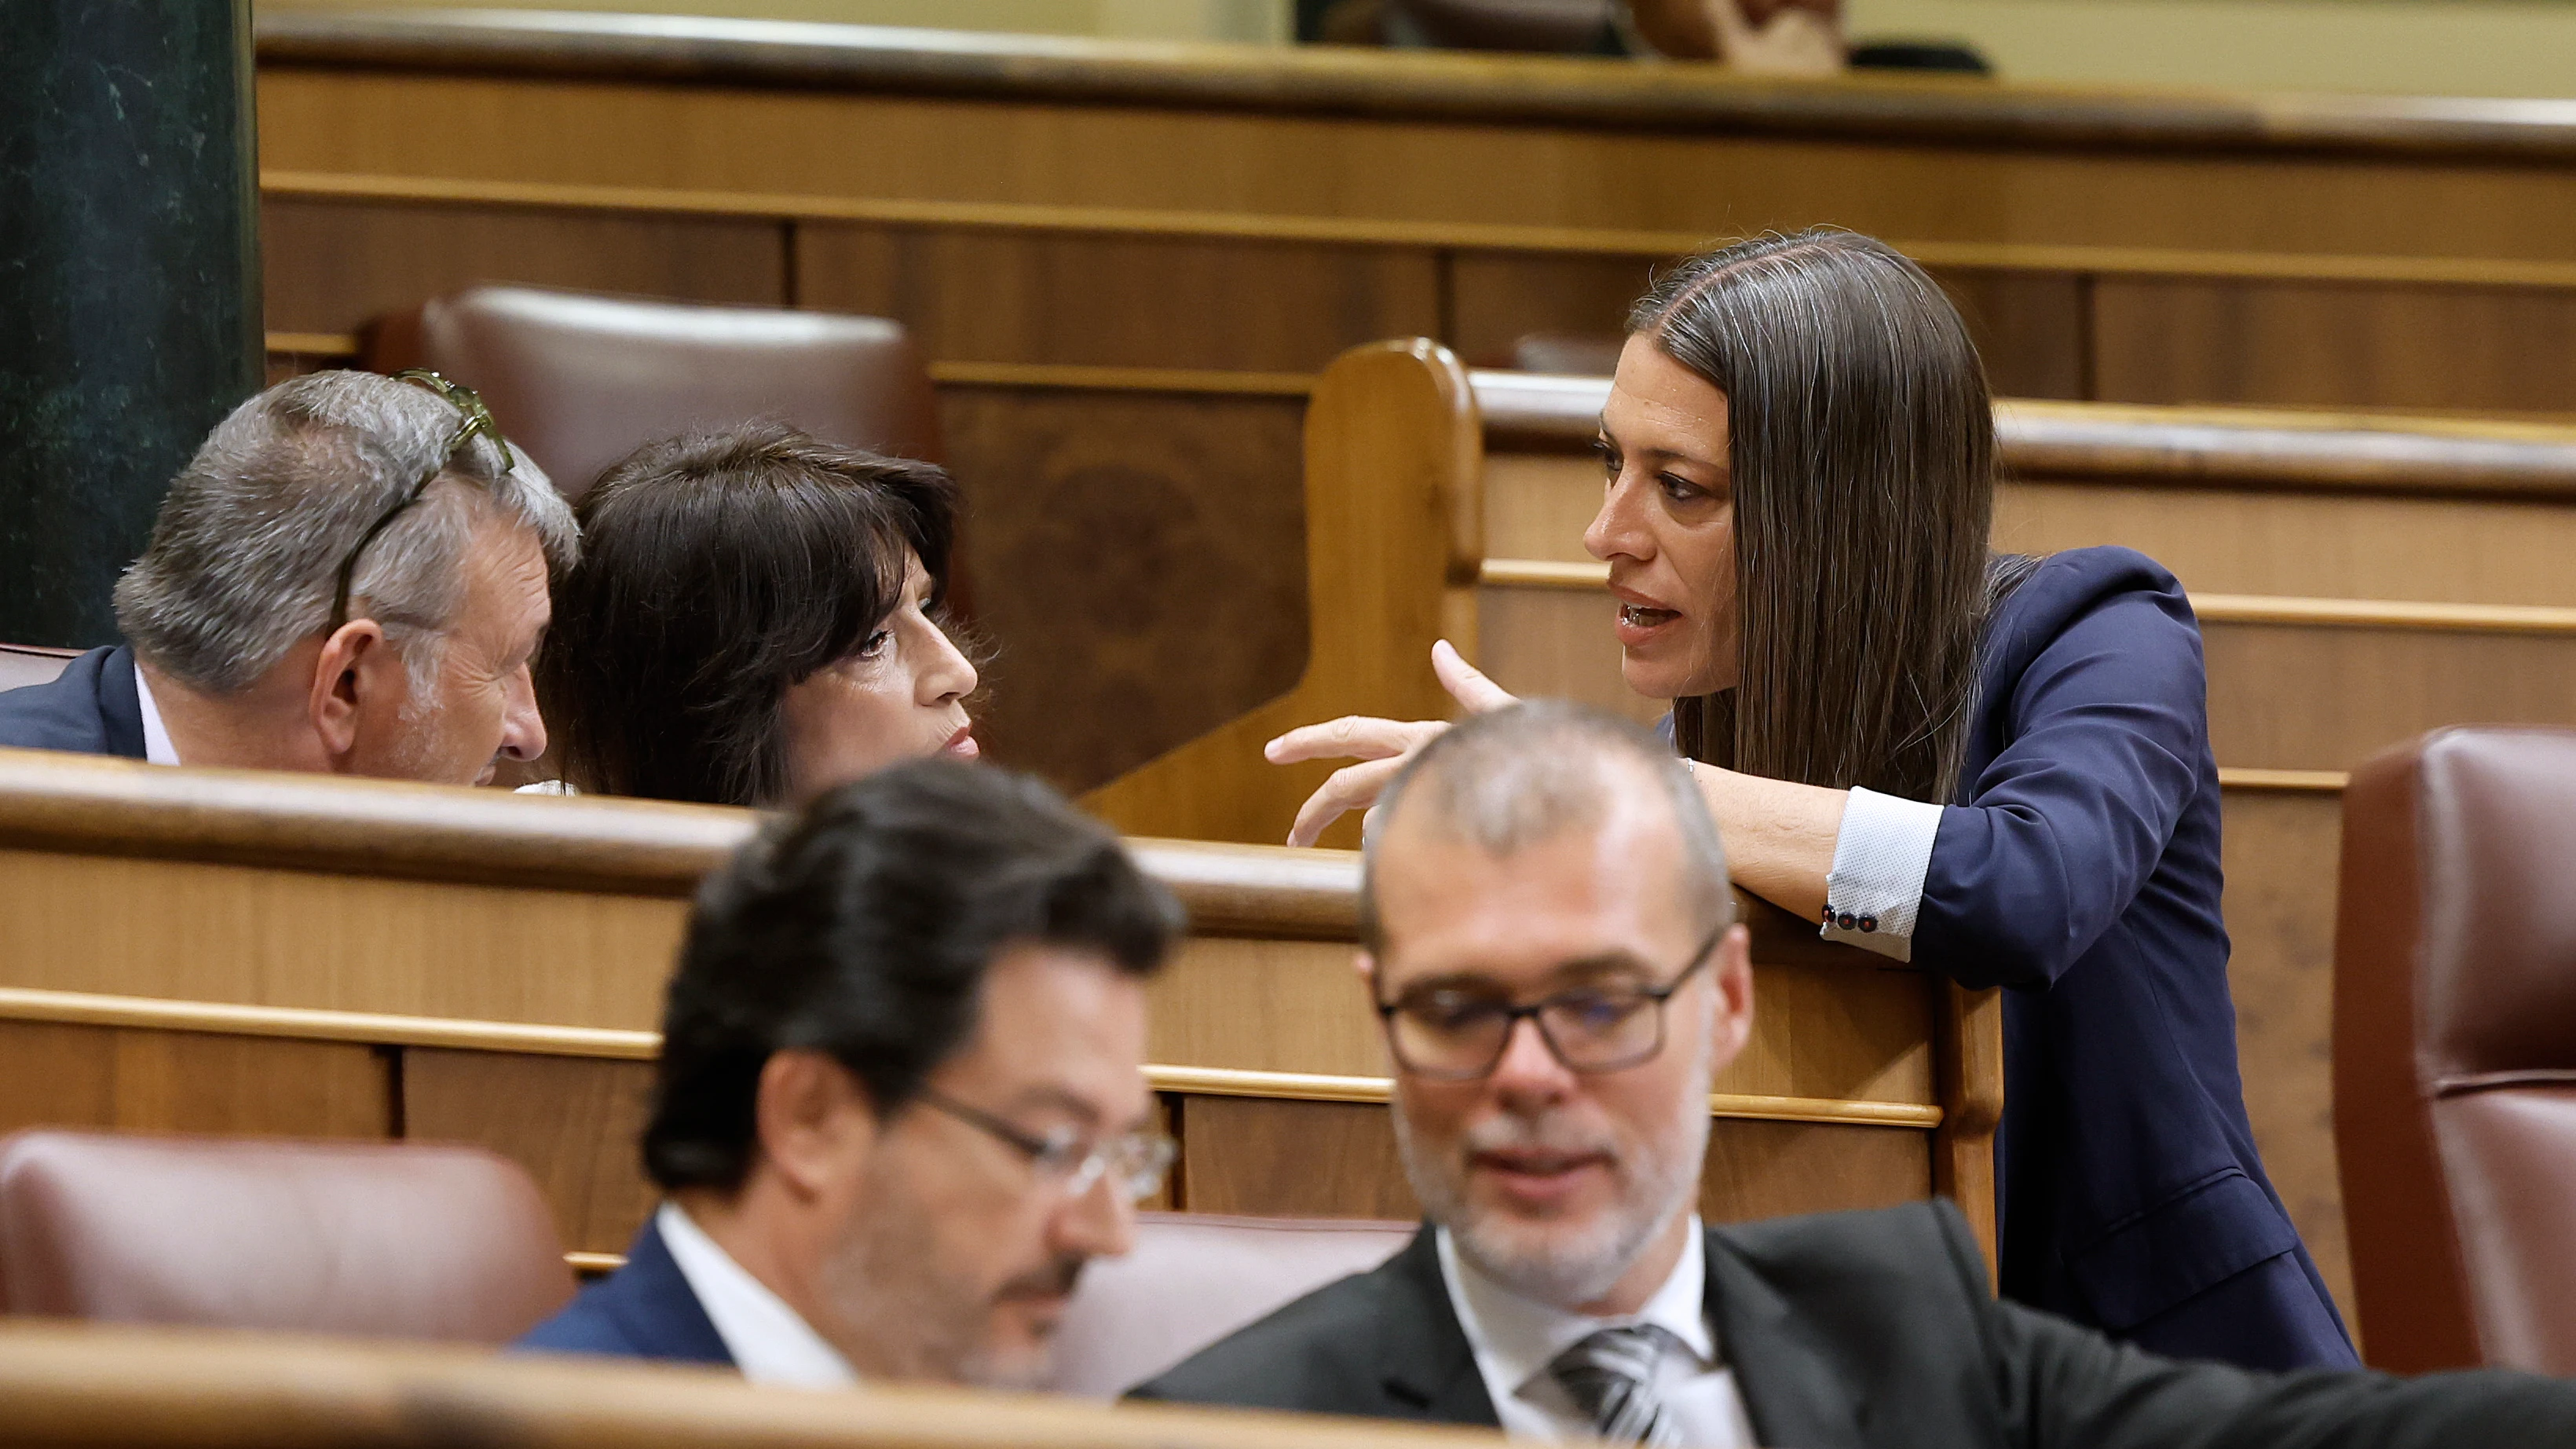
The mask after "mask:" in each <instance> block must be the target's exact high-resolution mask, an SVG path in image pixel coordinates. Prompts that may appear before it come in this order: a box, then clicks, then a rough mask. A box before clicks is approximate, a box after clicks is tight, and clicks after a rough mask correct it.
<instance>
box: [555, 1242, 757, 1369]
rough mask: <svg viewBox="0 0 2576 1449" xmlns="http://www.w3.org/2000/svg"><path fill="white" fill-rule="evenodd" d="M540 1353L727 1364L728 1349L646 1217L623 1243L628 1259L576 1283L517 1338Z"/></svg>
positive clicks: (729, 1361)
mask: <svg viewBox="0 0 2576 1449" xmlns="http://www.w3.org/2000/svg"><path fill="white" fill-rule="evenodd" d="M516 1346H517V1347H518V1348H521V1349H528V1350H535V1351H540V1352H545V1353H588V1354H600V1355H604V1356H607V1357H611V1358H649V1359H661V1360H664V1361H667V1362H674V1363H710V1364H723V1365H725V1366H726V1367H728V1368H730V1367H732V1366H733V1353H732V1351H731V1350H729V1349H727V1348H726V1347H725V1341H724V1339H723V1337H722V1336H721V1335H719V1334H718V1333H717V1332H716V1325H715V1321H714V1320H713V1319H710V1318H709V1317H707V1310H706V1309H704V1308H702V1307H700V1306H699V1304H698V1295H697V1294H696V1293H694V1292H692V1291H690V1288H689V1280H688V1279H686V1278H684V1277H682V1276H681V1275H680V1265H679V1263H678V1262H677V1261H675V1260H674V1259H673V1258H672V1257H671V1249H670V1245H668V1244H666V1243H664V1242H663V1241H662V1230H661V1229H660V1228H659V1227H656V1226H655V1225H654V1223H653V1220H652V1219H651V1218H646V1219H645V1220H644V1230H643V1231H642V1232H640V1233H637V1234H636V1235H635V1242H634V1245H633V1246H631V1247H629V1248H628V1249H627V1250H626V1266H625V1267H623V1268H620V1269H618V1270H617V1271H616V1272H614V1273H611V1274H609V1275H608V1276H607V1277H606V1278H603V1279H601V1280H600V1281H599V1282H596V1283H593V1284H591V1285H590V1286H589V1287H587V1288H584V1289H583V1290H581V1294H580V1296H579V1297H576V1298H574V1299H573V1300H572V1301H571V1302H570V1303H567V1304H565V1305H564V1307H563V1311H562V1312H560V1313H557V1314H556V1315H555V1316H554V1317H552V1318H549V1319H547V1320H546V1321H545V1322H543V1323H540V1324H538V1325H537V1326H536V1328H535V1329H534V1330H533V1331H531V1332H530V1333H529V1334H528V1336H527V1337H525V1338H522V1339H520V1340H519V1342H518V1344H517V1345H516Z"/></svg>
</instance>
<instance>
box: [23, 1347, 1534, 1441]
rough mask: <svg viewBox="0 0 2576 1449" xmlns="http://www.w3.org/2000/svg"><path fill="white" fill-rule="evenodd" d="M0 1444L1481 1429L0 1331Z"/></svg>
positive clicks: (522, 1361) (520, 1361) (1391, 1437)
mask: <svg viewBox="0 0 2576 1449" xmlns="http://www.w3.org/2000/svg"><path fill="white" fill-rule="evenodd" d="M0 1403H6V1404H7V1405H8V1406H9V1421H8V1431H9V1435H10V1438H11V1439H12V1440H13V1441H15V1442H20V1443H28V1444H48V1445H57V1446H62V1449H72V1446H91V1445H94V1446H99V1449H109V1446H114V1449H253V1446H257V1449H342V1446H356V1445H370V1444H387V1443H402V1444H411V1445H419V1446H422V1449H441V1446H454V1449H471V1446H479V1445H488V1444H494V1443H514V1444H550V1445H557V1446H562V1449H665V1446H678V1445H730V1446H741V1449H789V1446H795V1449H1292V1446H1293V1449H1484V1446H1499V1445H1501V1444H1502V1442H1503V1441H1502V1438H1501V1436H1500V1435H1498V1434H1495V1433H1493V1432H1491V1431H1489V1430H1476V1429H1458V1428H1449V1427H1445V1426H1427V1425H1415V1424H1391V1423H1384V1422H1378V1421H1367V1420H1358V1419H1347V1418H1331V1419H1327V1418H1317V1417H1313V1416H1308V1415H1292V1414H1269V1413H1250V1412H1245V1411H1241V1410H1232V1409H1204V1408H1183V1407H1178V1406H1173V1405H1163V1404H1122V1405H1117V1406H1110V1405H1104V1404H1085V1403H1079V1402H1074V1401H1071V1400H1067V1399H1060V1398H1046V1397H1038V1396H1032V1395H1016V1394H979V1393H974V1392H971V1391H968V1390H963V1389H948V1388H929V1387H910V1386H898V1385H877V1386H871V1387H869V1388H866V1389H862V1390H852V1391H849V1392H846V1393H781V1392H779V1391H778V1390H776V1389H764V1388H761V1387H759V1386H756V1385H752V1384H746V1383H744V1382H743V1381H742V1378H741V1376H740V1375H737V1374H733V1373H730V1372H724V1371H720V1370H713V1369H706V1368H698V1367H694V1366H692V1367H679V1366H674V1365H667V1364H643V1363H631V1362H630V1363H618V1362H610V1361H606V1360H597V1359H587V1360H585V1359H570V1358H556V1357H541V1356H528V1357H495V1356H493V1355H491V1354H488V1353H474V1352H469V1351H465V1350H459V1349H446V1348H430V1347H400V1348H395V1347H380V1346H374V1345H368V1344H361V1343H350V1342H339V1341H326V1340H320V1339H307V1338H285V1337H271V1336H263V1335H253V1334H211V1333H205V1332H180V1331H161V1332H147V1331H141V1330H133V1329H124V1330H100V1329H85V1328H66V1327H63V1326H60V1325H55V1324H43V1323H16V1324H5V1325H0Z"/></svg>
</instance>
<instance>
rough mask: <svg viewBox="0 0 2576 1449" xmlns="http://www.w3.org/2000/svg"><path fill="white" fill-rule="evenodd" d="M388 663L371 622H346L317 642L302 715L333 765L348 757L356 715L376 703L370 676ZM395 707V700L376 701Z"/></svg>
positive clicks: (381, 631) (378, 628)
mask: <svg viewBox="0 0 2576 1449" xmlns="http://www.w3.org/2000/svg"><path fill="white" fill-rule="evenodd" d="M388 663H391V664H393V665H395V666H396V667H400V664H401V661H400V660H398V659H395V658H394V657H393V645H392V643H391V641H389V640H387V639H386V638H385V628H384V626H383V625H382V624H379V623H377V622H376V621H375V620H373V619H352V620H350V621H349V622H348V623H346V624H343V625H341V626H340V627H339V628H337V629H335V630H333V631H332V632H331V637H329V638H327V639H325V640H323V641H322V649H321V652H319V653H318V654H316V655H315V656H314V659H313V688H312V694H311V697H310V700H309V702H308V705H307V709H306V713H307V716H308V718H309V720H310V722H311V723H312V726H313V733H314V736H315V738H317V739H318V740H320V741H321V745H322V753H323V755H324V756H325V757H326V758H328V759H329V760H330V761H331V762H332V764H333V765H335V766H336V765H337V764H338V763H339V762H340V761H342V760H345V759H347V758H348V757H349V755H350V753H351V752H352V751H354V750H355V749H356V748H357V746H358V736H359V734H360V732H361V729H360V726H361V718H362V711H363V710H364V709H365V708H367V707H369V706H371V705H374V704H377V703H380V701H376V700H374V699H372V698H371V696H372V695H373V694H374V693H375V692H376V690H377V688H378V687H379V685H378V684H377V680H376V677H377V676H379V675H380V674H381V667H382V666H383V665H385V664H388ZM381 703H391V704H393V705H395V706H397V707H399V705H400V703H401V701H400V700H398V699H397V700H393V701H382V702H381Z"/></svg>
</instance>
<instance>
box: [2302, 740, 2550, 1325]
mask: <svg viewBox="0 0 2576 1449" xmlns="http://www.w3.org/2000/svg"><path fill="white" fill-rule="evenodd" d="M2571 879H2576V731H2571V730H2552V729H2508V728H2475V729H2453V730H2441V731H2437V732H2435V733H2433V734H2430V735H2427V736H2425V737H2424V738H2423V739H2421V740H2418V741H2416V742H2414V743H2413V744H2410V745H2406V746H2404V747H2402V748H2400V749H2397V750H2394V751H2391V752H2389V753H2388V754H2385V755H2381V756H2379V757H2378V758H2376V759H2374V760H2371V761H2369V762H2368V763H2366V764H2364V765H2363V766H2362V767H2361V768H2360V769H2359V770H2357V771H2355V772H2354V773H2353V777H2352V781H2351V784H2350V785H2349V786H2348V787H2347V788H2346V790H2345V792H2344V821H2343V874H2342V881H2341V887H2340V903H2339V906H2338V910H2337V919H2336V925H2335V1027H2334V1058H2335V1060H2334V1073H2335V1140H2336V1146H2337V1150H2338V1156H2339V1158H2340V1161H2341V1166H2342V1175H2343V1195H2344V1214H2345V1218H2346V1220H2347V1222H2348V1224H2349V1227H2350V1232H2351V1241H2352V1259H2353V1287H2354V1293H2355V1296H2356V1297H2357V1298H2358V1299H2359V1301H2360V1310H2361V1313H2360V1316H2361V1337H2362V1341H2363V1347H2364V1350H2365V1351H2366V1352H2367V1354H2368V1356H2369V1358H2370V1361H2371V1363H2372V1364H2374V1365H2376V1366H2378V1367H2382V1368H2389V1369H2395V1370H2400V1371H2403V1372H2409V1373H2420V1372H2426V1371H2430V1370H2434V1369H2442V1368H2453V1367H2462V1366H2467V1365H2472V1364H2481V1363H2483V1364H2495V1365H2500V1366H2507V1367H2514V1368H2525V1369H2533V1370H2537V1371H2540V1372H2543V1373H2554V1374H2576V1207H2571V1204H2576V890H2571V889H2570V881H2571Z"/></svg>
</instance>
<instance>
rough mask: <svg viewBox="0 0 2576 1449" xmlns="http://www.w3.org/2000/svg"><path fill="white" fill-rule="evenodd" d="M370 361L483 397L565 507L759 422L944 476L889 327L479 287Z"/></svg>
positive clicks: (931, 428) (380, 339) (909, 354)
mask: <svg viewBox="0 0 2576 1449" xmlns="http://www.w3.org/2000/svg"><path fill="white" fill-rule="evenodd" d="M366 360H367V365H368V366H369V367H372V368H375V369H377V370H378V371H382V372H391V371H395V370H398V369H401V368H405V367H429V368H435V369H437V370H438V371H439V372H440V373H442V374H444V375H446V376H447V377H449V378H450V379H452V380H454V381H457V382H461V383H463V384H465V385H466V386H468V387H471V388H473V389H474V390H475V391H476V392H478V393H480V394H482V396H483V400H484V401H485V402H486V403H487V404H489V405H490V407H491V409H492V417H493V420H494V421H496V422H498V423H499V424H500V425H501V430H502V431H503V432H504V433H507V434H508V435H509V437H510V439H511V441H512V442H515V443H517V444H518V445H519V446H520V447H522V448H525V449H526V450H527V452H528V455H529V456H530V457H532V458H534V459H536V460H537V466H539V467H541V468H543V469H545V470H546V473H547V475H548V476H550V477H552V478H553V479H554V482H555V486H556V487H557V488H559V489H561V490H562V492H563V494H564V496H565V497H567V498H575V499H577V498H579V497H580V496H581V495H582V494H583V493H584V492H585V491H587V490H588V489H589V487H590V485H591V484H592V482H594V481H595V480H596V479H597V478H598V477H599V474H600V471H601V470H602V469H604V468H606V467H607V466H608V465H609V464H611V463H614V462H616V461H617V460H618V459H620V458H623V457H625V456H626V455H627V454H628V453H630V452H633V451H634V450H635V449H636V448H637V447H639V446H640V445H642V444H644V443H647V442H651V441H653V440H655V439H659V438H666V437H669V436H671V435H672V434H674V433H677V432H680V431H682V430H684V429H687V428H691V427H730V426H732V425H734V424H736V423H741V422H747V421H749V420H751V419H754V418H777V419H781V420H783V421H785V422H788V423H792V424H794V425H795V426H797V427H799V428H802V429H804V430H805V431H806V432H808V433H811V434H813V435H814V436H815V437H818V438H821V439H823V440H824V441H825V442H831V443H841V444H845V445H848V446H851V447H860V448H868V449H872V450H874V451H876V452H880V453H890V454H894V455H896V456H899V457H906V458H922V459H926V460H928V461H931V462H937V461H939V425H938V417H937V413H936V411H935V406H934V404H933V402H932V399H931V393H930V373H929V371H928V369H927V368H925V367H924V366H923V365H922V361H921V358H920V356H919V355H918V354H917V353H916V352H915V351H914V350H913V346H912V339H911V337H910V335H909V334H908V333H906V332H905V330H904V328H903V324H901V323H899V322H893V321H889V320H887V319H885V318H883V317H845V316H837V315H834V314H831V313H825V312H800V311H790V310H786V309H782V308H775V307H709V306H699V305H694V304H690V303H683V302H658V301H649V300H645V299H641V298H629V297H609V296H599V295H595V294H592V293H587V292H568V291H558V290H554V289H551V288H544V287H471V288H468V289H466V290H465V291H462V292H458V293H456V294H455V295H453V296H448V297H439V298H435V299H433V300H431V301H428V302H425V303H423V304H421V306H420V307H419V308H418V309H416V310H414V311H410V312H400V313H395V314H393V315H391V316H388V317H384V318H380V319H378V321H377V323H376V325H375V326H374V327H373V328H372V329H371V330H370V332H369V334H368V338H367V359H366Z"/></svg>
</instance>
